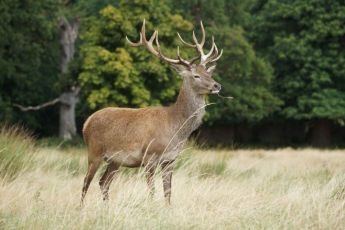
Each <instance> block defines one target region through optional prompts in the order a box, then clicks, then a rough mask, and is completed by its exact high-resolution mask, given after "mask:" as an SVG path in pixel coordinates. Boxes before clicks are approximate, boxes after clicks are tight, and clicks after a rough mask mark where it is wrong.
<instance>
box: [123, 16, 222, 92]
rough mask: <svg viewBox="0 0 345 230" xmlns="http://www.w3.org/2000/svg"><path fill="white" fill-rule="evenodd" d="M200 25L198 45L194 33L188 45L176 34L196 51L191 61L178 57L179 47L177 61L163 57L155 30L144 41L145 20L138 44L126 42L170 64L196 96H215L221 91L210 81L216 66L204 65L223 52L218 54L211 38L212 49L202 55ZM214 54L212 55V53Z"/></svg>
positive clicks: (217, 84) (217, 85)
mask: <svg viewBox="0 0 345 230" xmlns="http://www.w3.org/2000/svg"><path fill="white" fill-rule="evenodd" d="M200 24H201V30H202V40H201V42H200V43H199V42H198V40H197V39H196V37H195V33H194V32H193V41H194V44H189V43H187V42H185V41H184V40H183V39H182V38H181V36H180V34H179V33H177V35H178V37H179V38H180V40H181V41H182V43H183V44H184V45H186V46H187V47H190V48H193V49H196V50H197V51H198V56H196V57H194V58H192V59H191V60H184V59H182V58H181V56H180V51H179V47H177V58H178V59H171V58H168V57H165V56H164V55H163V53H162V50H161V48H160V45H159V41H158V31H157V30H156V31H155V32H154V33H153V35H152V36H151V38H150V40H148V41H147V39H146V31H145V20H144V22H143V26H142V28H141V33H140V41H139V42H138V43H133V42H131V41H130V40H128V38H127V37H126V40H127V42H128V44H129V45H131V46H144V47H146V49H147V50H148V51H150V52H151V53H152V54H153V55H155V56H156V57H158V58H160V59H161V60H163V61H164V62H167V63H169V64H170V66H171V68H172V69H173V70H174V71H175V72H176V73H178V74H179V75H181V76H183V77H184V81H185V82H187V84H188V86H189V87H190V88H191V89H192V90H193V91H194V92H195V93H197V94H199V95H205V94H217V93H219V91H220V89H221V85H220V84H219V83H217V82H216V81H215V80H213V79H212V72H213V70H214V69H215V67H216V65H213V66H210V67H207V66H206V65H207V64H208V63H211V62H215V61H217V60H218V59H219V58H220V57H221V56H222V53H223V50H222V51H221V52H220V54H218V49H217V46H216V44H215V43H214V38H213V37H212V47H211V50H210V51H209V52H208V53H207V54H204V51H203V46H204V44H205V29H204V26H203V24H202V22H200ZM154 40H155V41H156V46H157V50H156V49H155V48H154V47H153V44H152V43H153V41H154ZM213 51H215V52H214V54H213V55H212V53H213ZM197 60H200V62H199V64H198V65H196V64H194V63H195V62H196V61H197Z"/></svg>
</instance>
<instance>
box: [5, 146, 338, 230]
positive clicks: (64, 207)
mask: <svg viewBox="0 0 345 230" xmlns="http://www.w3.org/2000/svg"><path fill="white" fill-rule="evenodd" d="M35 151H36V152H35V157H34V160H33V162H32V163H30V164H31V166H32V168H31V169H30V170H27V171H26V172H25V173H23V174H20V175H19V176H18V177H16V178H15V179H14V180H11V181H9V180H6V179H4V178H2V179H1V178H0V197H1V199H0V229H342V228H344V226H345V210H344V205H345V153H344V151H341V150H338V151H326V150H314V149H302V150H293V149H280V150H275V151H273V150H272V151H267V150H236V151H233V150H231V151H225V150H222V151H211V150H207V151H206V150H205V151H203V150H189V151H186V152H185V153H183V154H182V156H181V157H180V159H179V162H178V163H177V169H176V170H175V172H174V175H173V189H172V205H171V206H169V207H168V206H166V205H165V204H164V198H163V191H162V182H161V179H160V176H161V175H160V173H158V175H157V176H156V194H155V197H154V198H153V199H152V200H151V199H148V197H149V196H148V193H147V187H146V180H145V175H144V174H143V172H142V170H139V172H138V170H133V169H126V170H122V171H121V172H120V173H119V174H118V175H117V177H116V179H115V180H114V181H113V183H112V185H111V191H110V201H109V202H108V203H104V202H103V201H102V196H101V192H100V189H99V187H98V179H99V175H98V176H97V178H95V180H94V181H93V182H92V184H91V186H90V189H89V192H88V194H87V195H86V200H85V203H86V204H85V207H84V208H83V209H81V208H80V206H79V204H80V195H81V187H82V183H83V177H84V174H85V173H86V150H85V149H69V150H64V151H62V150H58V149H51V148H44V149H41V150H35ZM100 171H101V170H100Z"/></svg>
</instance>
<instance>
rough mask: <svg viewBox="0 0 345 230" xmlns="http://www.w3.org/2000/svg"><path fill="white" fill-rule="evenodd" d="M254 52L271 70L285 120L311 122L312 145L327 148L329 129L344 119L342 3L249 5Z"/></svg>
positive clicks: (267, 1) (260, 1) (272, 0)
mask: <svg viewBox="0 0 345 230" xmlns="http://www.w3.org/2000/svg"><path fill="white" fill-rule="evenodd" d="M250 5H251V7H250V12H251V13H252V18H251V21H250V23H249V24H248V31H251V32H252V33H251V34H250V38H251V40H252V41H253V43H254V44H255V49H256V50H257V51H258V52H259V53H260V54H261V55H262V56H264V57H266V58H268V59H269V60H270V62H271V64H272V65H273V67H274V69H275V75H276V79H275V81H274V90H275V92H276V93H277V94H278V95H279V97H280V98H281V99H283V100H284V101H285V105H284V107H283V108H282V111H281V113H280V115H281V116H282V117H284V118H285V119H295V120H304V121H307V122H308V124H310V122H312V123H313V124H314V128H312V129H311V139H312V140H311V143H312V144H313V145H316V146H328V145H329V144H330V143H331V133H330V130H331V129H330V125H331V123H332V122H337V121H339V120H340V121H342V120H343V119H344V118H345V113H344V107H345V93H344V92H345V84H344V76H345V69H344V66H345V26H344V21H345V3H344V2H343V1H340V0H334V1H327V0H311V1H303V0H293V1H285V0H279V1H278V0H257V1H252V2H251V4H250Z"/></svg>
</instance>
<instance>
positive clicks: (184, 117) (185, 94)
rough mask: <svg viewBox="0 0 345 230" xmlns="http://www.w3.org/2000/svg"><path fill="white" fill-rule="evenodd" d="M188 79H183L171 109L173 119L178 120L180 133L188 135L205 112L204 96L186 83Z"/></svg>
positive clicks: (197, 125) (199, 122) (198, 123)
mask: <svg viewBox="0 0 345 230" xmlns="http://www.w3.org/2000/svg"><path fill="white" fill-rule="evenodd" d="M187 81H188V79H186V78H185V79H184V80H183V84H182V87H181V89H180V93H179V95H178V97H177V100H176V102H175V104H174V105H173V106H171V109H172V115H173V117H174V120H175V121H176V120H177V121H179V122H178V124H179V128H180V127H182V128H181V129H182V130H183V132H182V133H184V134H185V135H189V134H190V133H191V132H192V131H194V130H195V129H197V128H198V127H199V125H200V124H201V121H202V117H203V115H204V114H205V96H204V95H200V94H198V93H197V92H195V90H194V89H193V88H192V87H191V86H190V84H188V82H187Z"/></svg>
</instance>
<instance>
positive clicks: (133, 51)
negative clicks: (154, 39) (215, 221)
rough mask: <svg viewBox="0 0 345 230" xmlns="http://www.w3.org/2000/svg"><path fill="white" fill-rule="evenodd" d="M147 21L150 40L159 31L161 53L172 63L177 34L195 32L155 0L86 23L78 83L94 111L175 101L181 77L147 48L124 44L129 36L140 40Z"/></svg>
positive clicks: (124, 4) (128, 5) (129, 4)
mask: <svg viewBox="0 0 345 230" xmlns="http://www.w3.org/2000/svg"><path fill="white" fill-rule="evenodd" d="M143 19H146V31H147V35H146V36H147V37H149V36H151V35H152V34H153V29H157V30H159V39H160V44H161V46H162V51H163V53H164V54H165V55H166V56H168V57H173V58H176V47H177V46H178V45H180V43H178V37H177V36H176V32H179V31H186V30H190V29H191V28H192V25H191V24H190V23H189V22H187V21H185V20H183V19H182V17H181V16H179V15H172V14H170V12H169V8H168V7H167V6H166V5H164V3H162V2H160V1H153V0H150V1H134V2H133V1H123V2H122V3H121V4H120V7H119V8H115V7H113V6H108V7H106V8H104V9H103V10H101V11H100V18H99V19H97V18H95V17H92V18H89V19H88V20H85V24H86V27H87V29H86V32H85V33H84V34H83V35H82V39H83V40H84V44H83V45H82V48H81V50H82V55H83V57H84V59H83V63H82V72H81V73H80V75H79V82H80V85H81V86H82V88H83V94H84V95H87V102H88V104H89V106H90V108H91V109H99V108H103V107H107V106H117V107H145V106H148V105H161V104H165V105H166V104H170V103H172V102H173V101H174V100H175V98H176V95H177V93H178V91H179V88H180V85H181V77H177V76H174V75H173V74H172V71H171V70H170V69H169V67H168V65H167V64H166V63H162V62H161V61H160V60H159V59H158V58H157V57H154V56H153V55H152V54H151V53H150V52H149V51H147V50H146V49H145V48H143V47H140V48H138V47H130V46H129V45H127V42H126V40H125V37H126V36H128V38H129V39H130V40H132V41H133V42H137V41H139V38H138V35H139V32H140V30H141V26H142V21H143Z"/></svg>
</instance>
